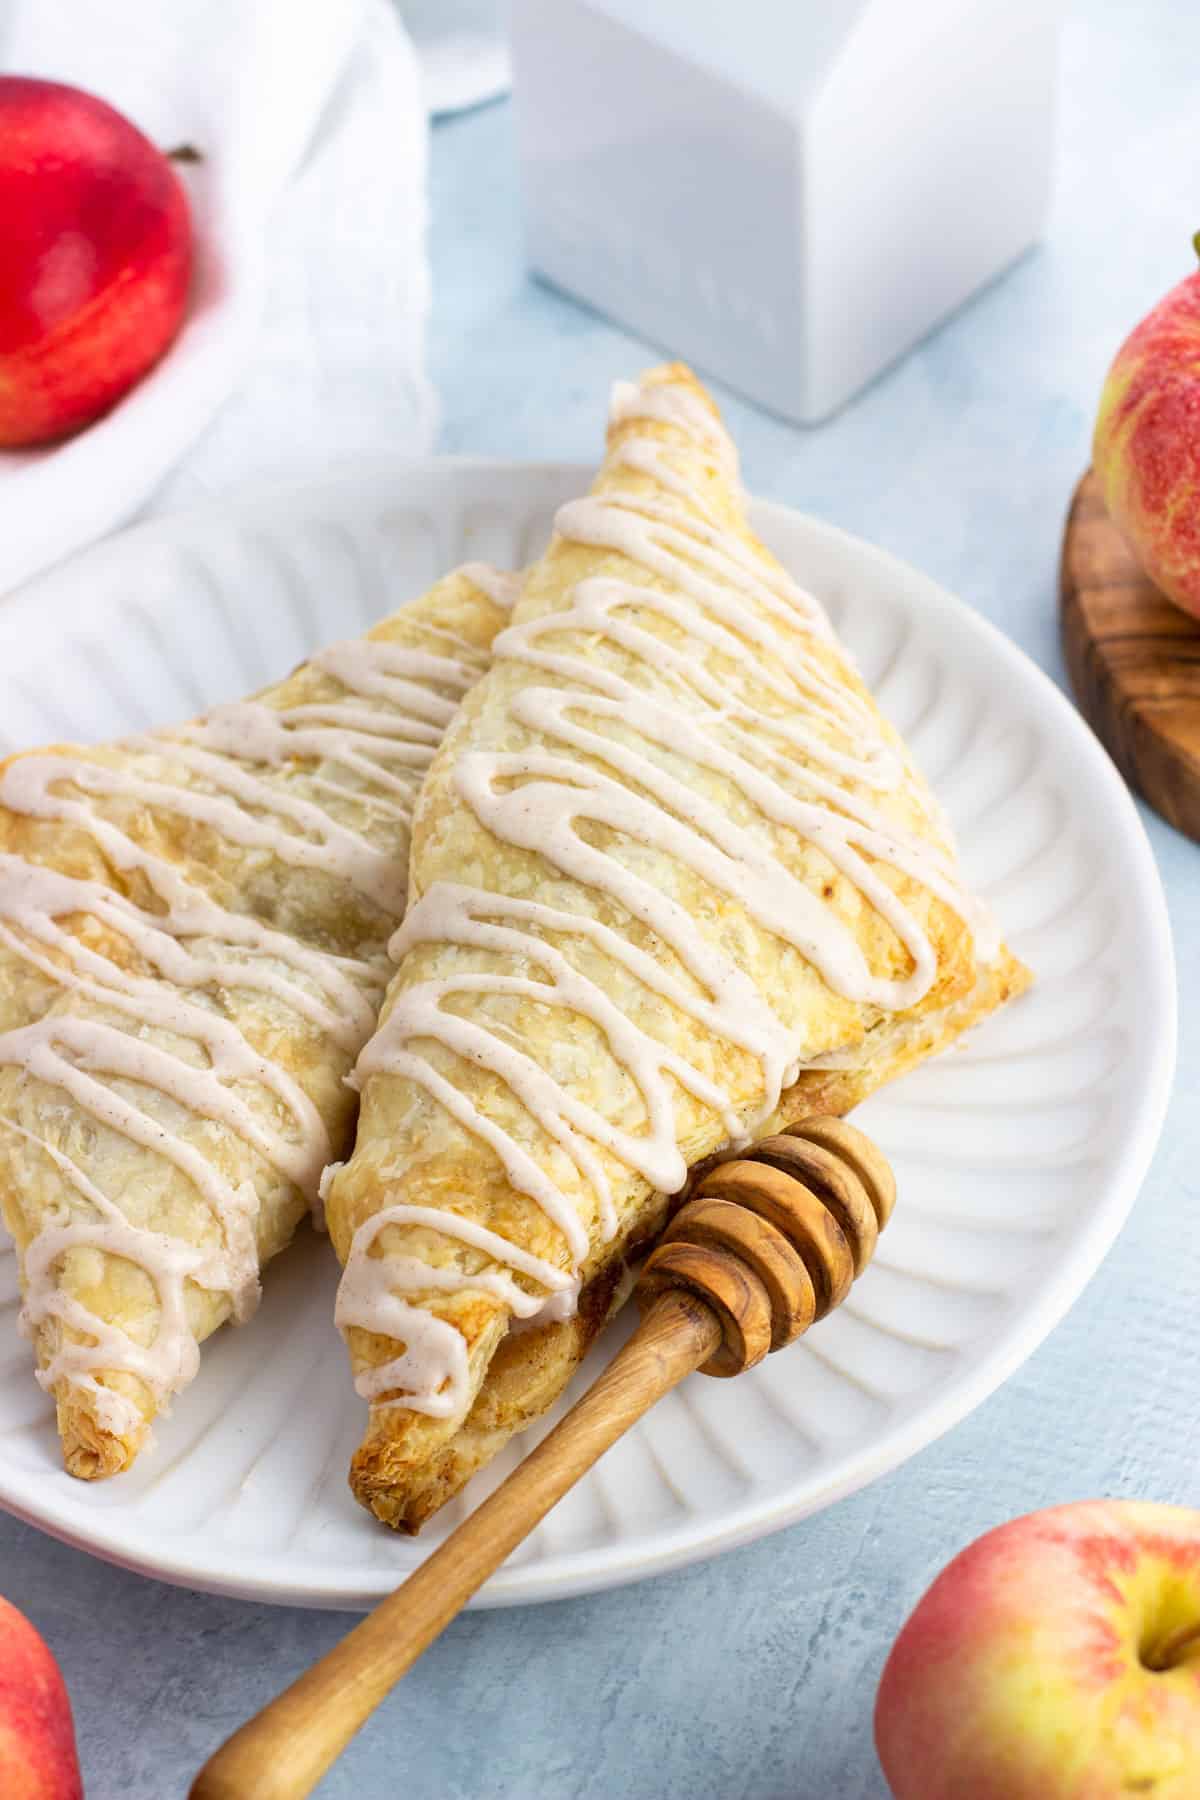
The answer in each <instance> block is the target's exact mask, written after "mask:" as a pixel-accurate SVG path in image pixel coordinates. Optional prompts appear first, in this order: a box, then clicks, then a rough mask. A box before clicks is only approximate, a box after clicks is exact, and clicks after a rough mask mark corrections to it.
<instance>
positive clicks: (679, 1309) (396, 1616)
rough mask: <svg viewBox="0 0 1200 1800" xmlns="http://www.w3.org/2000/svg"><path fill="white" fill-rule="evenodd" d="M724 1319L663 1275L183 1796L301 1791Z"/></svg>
mask: <svg viewBox="0 0 1200 1800" xmlns="http://www.w3.org/2000/svg"><path fill="white" fill-rule="evenodd" d="M721 1338H722V1324H721V1321H720V1320H719V1319H718V1317H717V1315H716V1314H715V1313H714V1312H713V1311H712V1310H711V1309H710V1308H709V1307H708V1306H707V1305H705V1303H704V1302H703V1301H702V1300H700V1299H698V1298H697V1297H696V1296H695V1295H694V1294H691V1293H687V1292H685V1291H684V1290H682V1289H680V1288H673V1287H668V1288H664V1290H663V1291H662V1292H661V1293H660V1294H658V1295H657V1297H656V1298H655V1299H654V1301H653V1303H652V1305H651V1306H650V1307H649V1308H648V1310H647V1311H646V1314H645V1316H644V1317H643V1319H642V1322H641V1324H640V1325H639V1327H638V1329H637V1330H636V1331H635V1332H634V1334H633V1336H632V1337H631V1338H630V1339H629V1341H628V1343H627V1344H626V1345H625V1346H624V1348H623V1349H621V1350H620V1351H618V1353H617V1355H616V1356H615V1357H614V1358H613V1360H612V1362H611V1363H610V1364H609V1366H608V1368H607V1369H606V1370H605V1371H604V1373H603V1374H602V1375H601V1376H600V1377H599V1379H598V1380H597V1381H596V1382H595V1383H594V1385H593V1386H592V1387H591V1388H589V1389H588V1392H587V1393H586V1394H585V1395H584V1396H583V1398H582V1399H581V1400H579V1401H578V1402H577V1403H576V1405H575V1406H574V1407H572V1409H571V1411H570V1412H569V1413H568V1414H567V1416H566V1418H565V1419H563V1420H562V1421H561V1422H560V1423H559V1424H558V1425H556V1426H555V1428H554V1430H553V1431H552V1432H550V1433H549V1435H548V1436H547V1437H545V1438H544V1439H543V1441H542V1442H541V1443H540V1444H539V1445H538V1447H537V1449H536V1450H533V1451H532V1452H531V1453H530V1454H529V1455H528V1456H527V1457H526V1458H525V1460H524V1461H523V1462H522V1463H521V1464H520V1465H519V1466H518V1467H517V1468H516V1469H514V1470H513V1472H512V1474H511V1475H510V1476H509V1477H508V1479H507V1480H506V1481H505V1482H503V1483H502V1485H501V1486H500V1487H498V1488H497V1489H496V1491H495V1493H494V1494H492V1495H491V1496H490V1497H489V1498H488V1499H487V1500H485V1501H484V1502H483V1505H482V1506H480V1507H478V1508H477V1509H476V1511H475V1512H473V1513H472V1514H471V1516H470V1517H469V1518H468V1519H466V1520H464V1522H463V1523H462V1524H461V1525H460V1526H459V1527H458V1528H457V1530H456V1531H454V1532H453V1533H452V1535H451V1536H450V1537H448V1538H447V1539H446V1541H445V1543H444V1544H442V1545H440V1546H439V1548H438V1549H437V1550H435V1551H434V1553H433V1555H432V1556H431V1557H429V1559H428V1561H426V1562H424V1563H422V1564H421V1566H420V1568H419V1569H416V1570H414V1572H413V1573H412V1574H411V1575H410V1576H409V1577H408V1580H407V1581H405V1582H404V1583H403V1585H402V1586H401V1587H398V1588H397V1589H396V1592H395V1593H394V1594H391V1595H389V1596H388V1598H387V1599H386V1600H384V1601H381V1603H380V1604H379V1605H378V1606H377V1607H376V1608H375V1610H374V1612H372V1613H369V1614H368V1615H367V1617H366V1618H365V1619H364V1620H363V1622H362V1624H361V1625H357V1626H356V1627H355V1628H354V1630H353V1631H352V1632H351V1633H350V1634H349V1636H348V1637H345V1638H343V1639H342V1642H341V1643H340V1644H337V1645H335V1646H334V1648H333V1649H332V1650H330V1651H329V1653H328V1654H327V1655H326V1656H323V1657H322V1658H321V1660H320V1662H318V1663H315V1664H314V1665H313V1667H312V1668H311V1669H309V1670H307V1671H306V1673H305V1674H303V1675H301V1676H300V1678H299V1679H298V1680H297V1681H294V1682H293V1683H292V1685H291V1687H290V1688H288V1689H287V1690H286V1691H285V1692H284V1693H282V1694H280V1695H279V1697H278V1699H276V1700H272V1701H271V1703H270V1705H269V1706H265V1707H264V1708H263V1710H262V1712H260V1713H259V1714H258V1715H257V1717H255V1718H253V1719H250V1720H249V1721H248V1722H247V1723H246V1724H245V1725H243V1726H242V1727H241V1729H240V1730H239V1731H236V1732H235V1733H234V1734H233V1736H232V1737H231V1738H229V1739H228V1741H227V1742H226V1743H224V1744H223V1745H222V1746H221V1748H220V1749H219V1750H218V1751H217V1753H216V1755H215V1756H213V1757H211V1758H210V1759H209V1761H208V1762H207V1763H206V1764H205V1766H204V1768H203V1769H202V1770H201V1771H200V1773H199V1775H198V1776H197V1777H196V1780H195V1781H194V1782H193V1784H192V1789H191V1800H299V1797H300V1796H301V1795H303V1794H309V1793H311V1792H312V1790H313V1788H314V1787H315V1786H316V1784H317V1782H318V1781H319V1780H320V1779H321V1777H322V1775H323V1774H324V1773H325V1771H326V1769H328V1767H329V1765H330V1763H332V1762H333V1760H334V1758H335V1757H337V1756H338V1755H340V1753H341V1752H342V1750H344V1749H345V1747H346V1745H347V1744H348V1743H349V1742H350V1739H351V1738H352V1737H353V1736H354V1734H355V1732H356V1731H357V1730H358V1729H359V1727H360V1726H361V1725H363V1724H364V1723H365V1722H366V1720H367V1719H368V1718H369V1716H370V1714H371V1713H372V1712H373V1711H374V1710H375V1708H376V1707H377V1706H378V1705H379V1702H380V1701H381V1700H382V1699H383V1698H384V1696H385V1695H386V1694H387V1693H388V1692H389V1691H390V1690H391V1689H392V1688H393V1687H394V1686H395V1684H396V1682H397V1681H399V1679H400V1677H401V1676H402V1675H403V1674H404V1673H405V1672H406V1671H407V1670H408V1669H410V1668H411V1667H412V1665H413V1663H415V1662H416V1660H417V1658H418V1657H419V1656H420V1654H421V1652H422V1651H423V1650H425V1649H426V1648H427V1647H428V1646H429V1645H430V1644H431V1643H432V1642H433V1640H434V1638H435V1637H437V1635H438V1633H439V1632H440V1631H442V1630H443V1629H444V1627H445V1626H446V1625H448V1624H449V1622H450V1620H451V1619H452V1618H453V1617H454V1616H455V1614H456V1613H458V1612H459V1611H461V1609H462V1608H463V1607H464V1606H465V1605H466V1603H467V1601H468V1600H469V1599H470V1597H471V1595H472V1594H473V1593H475V1591H476V1590H477V1589H478V1588H480V1587H482V1586H483V1583H484V1582H485V1581H486V1580H487V1578H488V1576H489V1575H491V1574H492V1573H493V1572H494V1571H495V1570H496V1569H498V1568H499V1566H500V1564H501V1563H502V1562H503V1561H504V1559H505V1557H506V1556H508V1554H509V1553H510V1551H512V1550H514V1549H515V1548H516V1546H517V1545H518V1544H519V1543H520V1542H521V1540H522V1539H523V1538H525V1537H527V1536H528V1535H529V1533H530V1532H531V1531H532V1530H533V1528H534V1526H535V1525H536V1524H538V1522H539V1521H540V1520H541V1519H543V1518H544V1517H545V1516H546V1514H547V1513H548V1512H549V1511H550V1508H551V1507H552V1506H553V1505H554V1504H555V1503H556V1501H558V1500H561V1499H562V1496H563V1495H564V1494H565V1493H566V1492H567V1490H568V1489H569V1488H570V1487H572V1486H574V1484H575V1482H577V1481H578V1480H579V1477H580V1476H581V1475H583V1474H584V1473H585V1472H586V1471H587V1470H588V1469H590V1468H591V1466H592V1464H593V1463H594V1462H596V1461H597V1460H598V1458H599V1457H600V1456H601V1455H602V1454H603V1453H604V1451H605V1450H607V1449H608V1448H609V1446H610V1445H611V1444H615V1443H616V1441H617V1439H618V1438H619V1437H620V1436H621V1435H622V1433H623V1432H625V1431H627V1430H628V1429H629V1427H630V1426H631V1425H633V1424H635V1423H636V1422H637V1420H638V1419H640V1418H641V1416H642V1414H643V1413H644V1412H647V1411H648V1410H649V1409H650V1407H652V1406H653V1405H654V1403H655V1401H656V1400H658V1399H660V1398H661V1396H662V1395H663V1394H665V1393H668V1392H669V1391H670V1389H671V1388H673V1387H675V1386H676V1385H677V1383H678V1382H680V1381H682V1380H683V1377H684V1376H685V1375H688V1374H690V1373H691V1372H692V1370H693V1369H698V1368H699V1367H700V1366H701V1364H703V1363H707V1362H708V1361H709V1360H710V1359H711V1358H712V1357H713V1356H714V1355H715V1354H716V1351H717V1348H718V1346H719V1344H720V1342H721Z"/></svg>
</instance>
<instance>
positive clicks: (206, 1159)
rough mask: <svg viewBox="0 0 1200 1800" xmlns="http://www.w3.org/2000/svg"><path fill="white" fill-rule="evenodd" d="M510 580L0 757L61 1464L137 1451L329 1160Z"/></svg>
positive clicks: (37, 1301)
mask: <svg viewBox="0 0 1200 1800" xmlns="http://www.w3.org/2000/svg"><path fill="white" fill-rule="evenodd" d="M511 598H512V587H511V578H509V577H498V576H496V575H495V573H494V571H491V570H485V569H483V568H482V567H476V566H474V565H472V566H471V567H470V568H469V569H467V570H464V571H461V572H459V573H457V574H456V575H454V576H451V577H448V578H447V579H446V580H445V581H442V582H440V583H439V584H438V585H437V586H436V587H435V588H434V589H433V590H432V591H431V592H430V593H429V594H427V595H425V596H424V597H423V598H422V599H420V600H417V601H415V602H413V603H412V604H411V605H410V606H407V607H405V608H403V609H402V610H401V611H400V612H399V613H397V614H396V615H395V616H394V617H393V618H391V619H389V620H388V621H387V622H386V623H384V624H383V625H380V626H379V627H378V628H377V629H376V630H374V631H372V632H371V633H370V634H369V635H368V636H367V637H365V638H360V639H357V640H355V641H353V642H350V643H346V644H341V645H338V646H335V647H334V648H333V649H332V650H329V651H326V652H324V653H323V654H322V655H319V656H317V657H314V659H313V660H312V661H311V662H309V663H306V664H304V665H303V666H302V667H301V668H300V669H299V670H297V672H296V673H295V674H294V675H292V676H291V677H290V678H289V679H288V680H286V681H284V682H282V683H281V684H280V685H279V686H277V687H273V688H268V689H267V690H266V691H265V692H264V693H261V694H259V695H258V696H257V697H256V698H254V699H253V700H251V701H247V702H242V703H238V704H236V705H233V706H225V707H219V708H217V709H216V710H215V711H214V712H212V713H210V714H208V715H207V716H206V717H205V718H203V719H201V720H200V721H198V722H197V723H195V724H193V725H190V726H185V727H183V728H182V729H180V730H178V731H170V732H156V733H153V734H152V735H149V736H144V737H140V738H128V739H125V740H123V741H121V742H119V743H115V744H111V745H101V746H99V747H97V748H94V749H78V748H73V747H58V746H56V747H54V748H51V749H47V750H40V751H33V752H30V753H27V754H23V755H20V756H15V757H12V758H10V759H9V761H8V762H6V763H5V764H4V765H3V766H2V767H0V1202H2V1204H3V1212H4V1218H5V1221H6V1223H7V1225H8V1228H9V1230H10V1231H11V1232H12V1233H13V1236H14V1237H15V1239H16V1244H17V1252H18V1258H19V1264H20V1274H21V1283H22V1291H23V1297H24V1308H23V1320H24V1324H25V1328H26V1329H27V1330H28V1332H29V1333H30V1334H31V1335H32V1338H33V1343H34V1349H35V1352H36V1356H37V1363H38V1370H39V1379H40V1380H41V1382H42V1384H43V1385H44V1386H45V1387H46V1388H47V1389H48V1390H49V1391H50V1392H52V1393H53V1395H54V1397H55V1399H56V1402H57V1409H58V1423H59V1430H60V1433H61V1436H62V1443H63V1452H64V1456H65V1460H66V1465H67V1467H68V1469H70V1470H71V1471H72V1473H73V1474H76V1475H82V1476H88V1477H94V1476H100V1475H109V1474H112V1473H114V1472H115V1471H117V1470H119V1469H123V1468H125V1467H127V1466H128V1464H129V1463H130V1462H131V1461H132V1460H133V1458H134V1457H135V1456H136V1455H137V1453H138V1450H139V1448H140V1447H141V1445H142V1444H143V1442H144V1440H145V1437H146V1433H147V1428H148V1426H149V1424H150V1421H151V1420H152V1419H153V1417H154V1415H155V1413H156V1412H160V1411H162V1410H163V1408H164V1406H165V1405H166V1403H167V1402H168V1400H169V1398H170V1396H171V1395H172V1394H173V1393H175V1392H176V1391H177V1390H178V1389H180V1388H181V1387H183V1386H184V1385H185V1383H186V1382H188V1381H189V1380H190V1379H191V1377H192V1376H193V1375H194V1374H195V1372H196V1367H197V1361H198V1354H199V1351H198V1346H199V1344H200V1341H201V1340H202V1339H203V1338H205V1337H207V1336H208V1334H209V1333H210V1332H212V1331H213V1330H215V1329H216V1327H217V1326H218V1325H220V1324H221V1323H222V1322H223V1321H224V1320H226V1319H228V1318H231V1317H232V1318H235V1319H241V1318H244V1317H245V1316H246V1314H247V1313H248V1312H249V1311H251V1310H252V1308H253V1306H254V1303H255V1301H256V1299H257V1296H258V1279H259V1270H260V1268H261V1266H262V1264H263V1263H265V1262H266V1261H267V1259H268V1258H269V1257H272V1256H274V1255H275V1254H276V1252H277V1251H279V1250H281V1249H282V1248H283V1247H284V1245H285V1244H286V1243H287V1242H288V1240H289V1238H290V1237H291V1236H292V1233H293V1232H294V1231H295V1229H296V1226H297V1224H298V1223H299V1221H300V1219H301V1218H302V1217H303V1215H304V1213H305V1212H306V1210H307V1209H308V1207H309V1205H310V1203H311V1202H312V1201H314V1200H315V1199H316V1190H317V1185H318V1182H319V1178H320V1173H321V1170H322V1167H323V1166H324V1165H325V1163H327V1162H328V1161H329V1159H330V1157H331V1156H337V1155H339V1154H344V1151H345V1146H346V1143H347V1140H348V1137H349V1133H350V1131H351V1128H352V1125H353V1111H354V1095H353V1093H352V1092H351V1091H349V1090H348V1089H347V1087H346V1084H345V1077H346V1075H347V1074H348V1073H349V1072H350V1070H351V1069H352V1068H353V1065H354V1058H355V1056H356V1055H357V1053H358V1051H359V1049H360V1048H361V1046H362V1044H363V1043H364V1041H365V1040H366V1038H367V1036H368V1035H369V1033H370V1031H371V1030H372V1028H373V1027H374V1024H375V1020H376V1013H377V1008H378V1005H379V1001H380V998H381V996H382V992H383V988H384V983H385V981H386V974H387V971H388V969H389V967H390V965H389V964H388V961H387V953H386V945H387V939H388V936H389V934H390V933H391V932H392V931H393V930H394V928H395V926H396V924H397V923H398V921H399V920H400V918H401V917H402V916H403V912H404V900H405V887H406V872H407V860H408V835H409V823H410V817H411V810H412V806H413V802H414V799H415V795H416V791H417V788H418V786H419V783H420V780H421V777H422V775H423V774H424V771H425V768H426V766H427V765H428V763H429V761H430V759H431V757H432V755H433V752H434V749H435V747H436V745H437V743H438V741H439V739H440V738H441V735H442V732H443V730H444V728H445V726H446V723H447V721H448V720H449V719H450V718H451V717H452V716H453V714H454V712H455V709H456V708H457V706H458V704H459V702H460V700H461V699H462V696H463V694H464V693H465V692H466V691H467V689H468V688H469V687H470V686H471V684H472V683H473V682H474V681H475V680H476V679H477V677H478V676H479V674H480V672H481V671H482V669H483V668H484V666H485V665H486V661H487V652H488V647H489V645H490V643H491V640H492V637H493V636H494V634H495V632H496V630H497V629H498V627H499V626H500V625H501V623H503V622H504V619H505V617H506V608H507V607H508V606H509V605H510V604H511Z"/></svg>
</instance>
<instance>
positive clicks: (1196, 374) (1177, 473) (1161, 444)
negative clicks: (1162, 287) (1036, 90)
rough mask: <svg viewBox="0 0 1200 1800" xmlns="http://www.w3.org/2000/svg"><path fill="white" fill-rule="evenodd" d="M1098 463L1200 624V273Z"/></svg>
mask: <svg viewBox="0 0 1200 1800" xmlns="http://www.w3.org/2000/svg"><path fill="white" fill-rule="evenodd" d="M1092 461H1093V463H1094V465H1095V468H1096V473H1097V474H1098V475H1099V477H1100V481H1101V485H1102V487H1103V489H1104V500H1105V504H1106V505H1107V507H1108V511H1109V514H1110V516H1111V517H1112V519H1113V520H1114V521H1115V523H1116V524H1117V525H1119V526H1120V528H1121V530H1122V531H1123V532H1124V534H1125V536H1126V537H1127V538H1128V539H1129V542H1130V544H1131V546H1132V548H1133V551H1134V554H1135V555H1136V556H1137V558H1138V561H1139V562H1140V563H1141V565H1142V567H1143V568H1144V569H1145V571H1146V573H1147V575H1149V577H1150V579H1151V581H1153V582H1154V583H1155V585H1156V586H1157V587H1159V588H1161V589H1162V591H1163V593H1164V594H1166V595H1167V596H1168V598H1169V599H1171V600H1174V601H1175V602H1176V604H1177V605H1179V606H1182V607H1183V608H1184V610H1185V611H1186V612H1190V613H1195V614H1196V615H1197V616H1198V617H1200V272H1198V273H1197V274H1195V275H1189V276H1188V277H1187V279H1186V281H1181V282H1180V283H1179V285H1178V286H1177V287H1173V288H1172V289H1171V291H1170V293H1169V294H1168V295H1167V296H1166V298H1165V299H1163V300H1160V301H1159V303H1158V305H1157V306H1156V307H1155V308H1154V311H1153V312H1151V313H1148V314H1147V316H1146V317H1145V318H1144V319H1143V320H1142V322H1141V324H1140V325H1139V326H1138V327H1137V329H1136V330H1135V331H1133V332H1132V333H1131V334H1130V336H1129V337H1128V338H1126V340H1125V342H1124V343H1123V344H1122V346H1121V348H1120V350H1118V352H1117V356H1116V360H1115V361H1114V363H1113V365H1112V368H1111V369H1110V370H1109V372H1108V378H1107V380H1106V381H1105V384H1104V391H1103V393H1102V394H1101V397H1100V412H1099V416H1098V417H1097V419H1096V430H1095V435H1094V439H1093V443H1092ZM1198 1791H1200V1790H1198Z"/></svg>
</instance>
